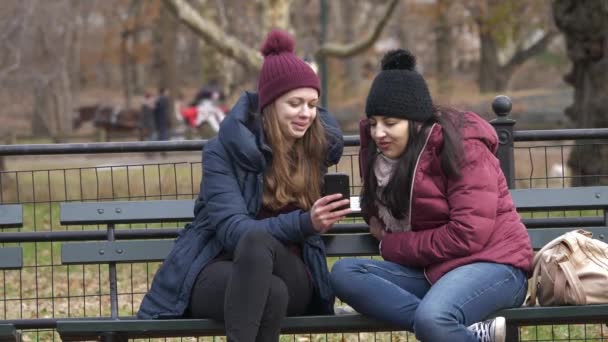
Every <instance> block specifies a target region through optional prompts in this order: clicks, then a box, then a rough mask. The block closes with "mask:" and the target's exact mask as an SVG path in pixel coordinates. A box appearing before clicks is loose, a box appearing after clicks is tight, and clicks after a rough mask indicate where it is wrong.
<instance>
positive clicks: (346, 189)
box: [323, 173, 350, 210]
mask: <svg viewBox="0 0 608 342" xmlns="http://www.w3.org/2000/svg"><path fill="white" fill-rule="evenodd" d="M338 193H339V194H342V198H341V200H342V199H350V184H349V178H348V175H347V174H345V173H327V174H325V176H323V196H328V195H333V194H338ZM348 208H350V204H347V205H345V206H342V207H340V208H336V209H334V210H342V209H348Z"/></svg>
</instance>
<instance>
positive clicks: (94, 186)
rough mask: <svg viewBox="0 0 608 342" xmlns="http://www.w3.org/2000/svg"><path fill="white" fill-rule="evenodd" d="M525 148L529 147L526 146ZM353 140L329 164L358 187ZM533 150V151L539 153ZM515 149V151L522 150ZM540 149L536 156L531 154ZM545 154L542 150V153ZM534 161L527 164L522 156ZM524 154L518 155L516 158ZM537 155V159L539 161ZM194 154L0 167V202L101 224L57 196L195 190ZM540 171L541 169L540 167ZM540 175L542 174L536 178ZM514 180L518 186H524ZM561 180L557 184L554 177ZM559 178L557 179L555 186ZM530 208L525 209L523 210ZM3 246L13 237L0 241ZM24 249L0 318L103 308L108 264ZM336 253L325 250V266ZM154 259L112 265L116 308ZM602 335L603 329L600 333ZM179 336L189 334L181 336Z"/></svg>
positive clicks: (543, 163)
mask: <svg viewBox="0 0 608 342" xmlns="http://www.w3.org/2000/svg"><path fill="white" fill-rule="evenodd" d="M530 151H531V152H530ZM356 153H357V149H356V148H347V149H346V156H345V157H344V158H343V159H342V161H341V163H340V164H339V165H338V166H336V167H333V168H332V169H331V170H330V171H332V172H345V173H347V174H349V175H350V176H351V181H352V184H351V186H352V187H353V188H352V193H353V194H356V193H358V192H359V188H360V185H361V184H360V181H359V179H360V176H359V174H358V171H359V170H358V167H357V159H356ZM539 153H540V154H539ZM518 154H519V157H518V158H519V159H518V160H517V162H516V165H518V166H520V165H521V167H519V168H518V170H517V171H518V172H519V173H518V178H520V179H524V180H526V181H529V180H531V179H532V181H530V182H529V184H527V185H528V186H529V185H536V186H539V185H540V186H548V185H556V186H560V184H547V183H540V182H542V181H538V182H539V183H538V184H532V183H534V182H535V179H536V178H539V179H540V178H541V176H542V172H543V171H546V170H547V169H548V168H549V166H548V165H551V163H554V162H556V160H558V158H559V157H560V156H562V155H563V154H564V150H563V148H557V149H555V150H549V151H547V149H546V148H544V147H542V146H533V147H531V148H529V149H527V150H525V149H522V150H520V151H519V152H518ZM522 156H523V157H522ZM539 156H541V157H539ZM545 156H546V157H545ZM528 158H530V159H532V160H535V161H537V162H536V165H535V167H531V166H530V165H529V164H528V163H526V162H525V160H528ZM522 160H524V162H522ZM539 160H540V161H539ZM200 166H201V164H200V163H198V162H186V163H165V164H145V163H140V164H135V163H134V164H131V165H123V166H110V167H93V166H91V167H85V168H65V169H61V168H56V169H52V170H37V171H31V170H30V171H7V172H3V173H0V202H2V203H23V205H24V227H23V228H21V229H20V231H22V232H29V231H35V232H46V231H67V230H105V227H104V226H97V225H92V226H62V225H61V224H60V222H59V203H60V202H63V201H87V200H96V201H97V200H143V199H148V200H152V199H190V198H193V197H194V196H195V194H196V193H197V192H198V187H199V183H200V180H201V170H200ZM545 178H546V173H545ZM544 181H545V182H547V181H546V179H545V180H544ZM525 185H526V184H522V185H520V186H525ZM561 186H563V185H561ZM561 186H560V187H561ZM597 214H598V213H597V212H596V211H589V212H587V211H584V212H580V211H576V212H552V213H540V214H539V213H535V214H534V217H539V215H543V216H544V217H546V216H551V217H555V216H578V215H597ZM525 215H531V214H525ZM181 226H183V223H180V222H166V223H162V224H160V223H159V224H148V225H143V224H139V225H121V226H119V227H118V228H119V229H129V228H130V229H146V228H148V229H153V228H158V227H181ZM3 245H4V246H10V245H17V244H15V243H5V244H3ZM19 245H21V246H22V247H23V250H24V265H25V267H24V268H23V269H22V270H19V271H2V272H0V284H1V285H0V307H1V308H2V309H0V319H16V318H49V317H79V316H109V314H110V312H109V290H108V288H107V286H106V284H107V283H108V267H107V266H105V265H86V266H76V265H74V266H66V265H61V260H60V259H61V258H60V255H61V254H60V253H61V252H60V248H61V242H37V243H34V242H28V243H21V244H19ZM336 260H337V258H329V260H328V264H329V267H331V266H332V265H333V264H334V263H335V261H336ZM158 266H159V263H147V264H145V263H139V264H123V265H118V267H117V271H118V289H119V312H120V314H121V315H126V316H130V315H134V314H135V312H136V311H137V308H138V306H139V303H140V301H141V299H142V297H143V294H144V293H145V291H146V290H147V288H148V286H149V284H150V282H151V280H152V277H153V276H154V273H155V271H156V269H157V268H158ZM521 331H522V333H521V338H522V341H525V340H544V341H551V340H578V341H599V340H601V338H602V336H603V331H602V326H601V325H560V326H539V327H524V328H523V329H522V330H521ZM607 336H608V335H607ZM52 338H55V339H57V340H58V337H57V336H56V335H55V333H54V332H52V331H40V332H26V333H25V336H24V340H25V341H46V340H50V339H52ZM184 340H186V341H189V340H195V339H184ZM198 340H199V341H225V339H223V338H200V339H198ZM281 341H298V342H299V341H301V342H304V341H310V342H312V341H314V342H317V341H332V342H333V341H336V342H337V341H415V338H414V337H413V335H412V334H406V333H403V332H401V333H399V332H393V333H377V334H369V333H360V334H328V335H326V334H319V335H296V336H292V335H290V336H284V337H282V338H281Z"/></svg>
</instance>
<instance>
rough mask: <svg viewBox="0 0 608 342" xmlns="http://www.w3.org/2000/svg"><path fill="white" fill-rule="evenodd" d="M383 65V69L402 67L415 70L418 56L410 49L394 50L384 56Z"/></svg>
mask: <svg viewBox="0 0 608 342" xmlns="http://www.w3.org/2000/svg"><path fill="white" fill-rule="evenodd" d="M381 65H382V70H394V69H401V70H410V71H414V69H415V68H416V56H414V55H413V54H412V53H411V52H410V51H408V50H403V49H397V50H392V51H389V52H387V53H386V55H384V57H382V62H381Z"/></svg>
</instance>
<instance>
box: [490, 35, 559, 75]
mask: <svg viewBox="0 0 608 342" xmlns="http://www.w3.org/2000/svg"><path fill="white" fill-rule="evenodd" d="M557 34H558V32H557V30H554V29H550V30H549V31H548V32H547V33H545V35H544V36H543V37H542V38H540V39H539V40H537V41H536V43H534V44H532V45H531V46H530V47H528V48H527V49H523V50H521V49H518V50H517V52H515V54H514V55H513V57H511V59H510V60H509V62H507V63H506V64H505V65H504V66H503V67H502V68H503V69H506V70H510V69H513V68H515V67H517V66H519V65H521V64H523V63H524V62H525V61H527V60H528V59H530V58H532V57H534V56H536V55H537V54H539V53H541V52H543V51H544V50H545V49H546V48H547V45H549V43H551V41H552V40H553V38H555V37H556V36H557Z"/></svg>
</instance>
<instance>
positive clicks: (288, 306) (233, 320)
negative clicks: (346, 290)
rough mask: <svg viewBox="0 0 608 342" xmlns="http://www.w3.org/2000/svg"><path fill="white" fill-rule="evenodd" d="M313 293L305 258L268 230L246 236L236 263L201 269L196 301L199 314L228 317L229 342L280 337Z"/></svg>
mask: <svg viewBox="0 0 608 342" xmlns="http://www.w3.org/2000/svg"><path fill="white" fill-rule="evenodd" d="M311 297H312V284H311V281H310V279H309V274H308V271H307V270H306V266H305V265H304V263H303V261H302V260H301V259H300V258H299V257H298V256H296V255H295V254H294V253H292V252H290V251H289V249H287V247H285V245H283V244H282V243H281V242H279V241H278V240H276V239H275V238H274V237H272V236H271V235H270V234H268V233H267V232H265V231H251V232H248V233H246V234H245V235H244V236H242V237H241V239H240V241H239V243H238V244H237V247H236V250H235V252H234V258H233V260H232V261H216V262H214V263H212V264H210V265H208V266H207V267H205V268H204V269H203V271H201V273H200V274H199V275H198V278H197V279H196V283H195V284H194V287H193V290H192V296H191V299H190V308H189V312H190V315H191V316H192V317H194V318H212V319H216V320H220V321H221V320H223V321H224V322H225V326H226V336H227V337H228V341H233V342H243V341H260V342H261V341H263V342H269V341H278V340H279V335H280V329H281V322H282V321H283V319H284V318H285V316H286V315H290V316H295V315H302V314H304V313H305V312H306V308H307V307H308V304H309V303H310V299H311Z"/></svg>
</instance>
